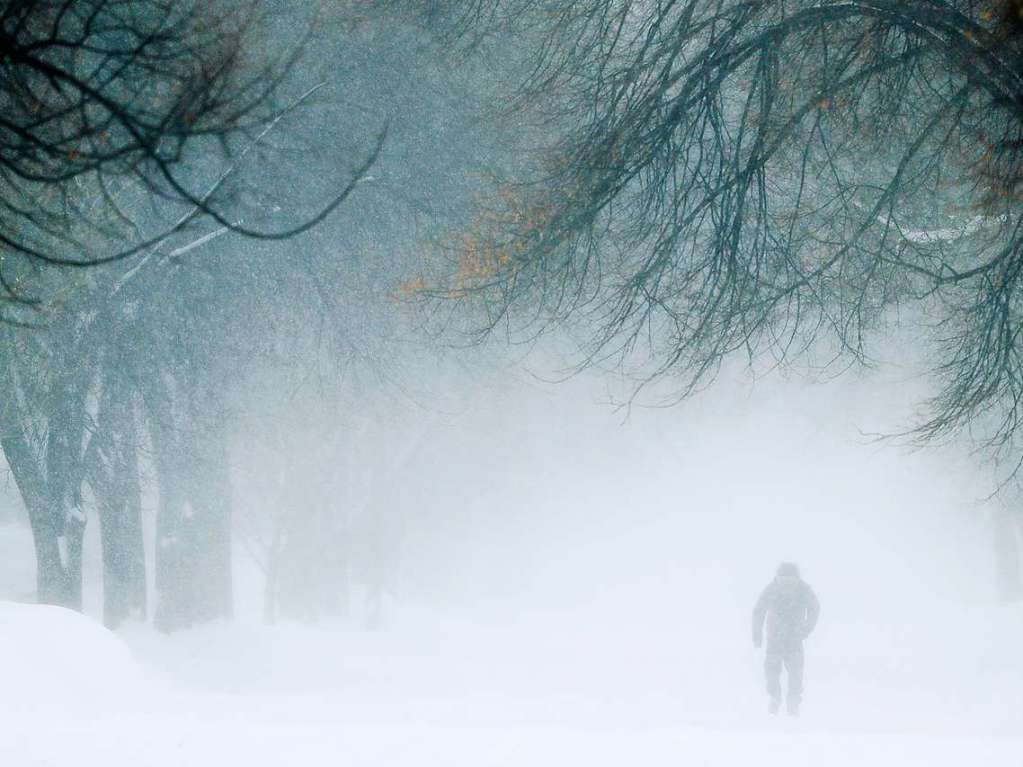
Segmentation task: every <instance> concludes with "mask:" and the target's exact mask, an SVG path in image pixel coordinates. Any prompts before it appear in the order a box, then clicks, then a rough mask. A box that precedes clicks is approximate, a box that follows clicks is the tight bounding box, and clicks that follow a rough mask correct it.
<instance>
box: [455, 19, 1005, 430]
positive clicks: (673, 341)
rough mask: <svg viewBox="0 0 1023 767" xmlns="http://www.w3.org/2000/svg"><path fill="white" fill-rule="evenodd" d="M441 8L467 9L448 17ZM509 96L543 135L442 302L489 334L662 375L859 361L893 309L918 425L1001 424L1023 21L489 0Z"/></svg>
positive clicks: (477, 233) (683, 388)
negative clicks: (930, 395) (547, 130)
mask: <svg viewBox="0 0 1023 767" xmlns="http://www.w3.org/2000/svg"><path fill="white" fill-rule="evenodd" d="M447 11H448V12H449V14H453V15H454V18H457V19H459V20H461V21H459V22H458V23H463V22H464V21H465V19H466V18H467V17H466V16H465V15H464V14H459V13H458V12H457V11H456V9H455V8H454V7H449V8H447ZM473 13H474V14H475V15H476V16H477V17H479V18H485V19H487V20H489V22H488V23H492V24H494V25H495V26H494V28H495V29H500V30H504V31H505V32H507V31H508V30H518V33H519V34H520V35H521V37H522V39H523V40H524V41H528V43H529V44H530V45H532V46H533V47H532V49H531V51H532V55H533V60H532V62H533V68H532V72H531V75H530V77H529V79H528V81H527V82H525V83H524V84H523V85H522V89H521V92H520V93H519V94H518V95H519V98H520V99H521V100H522V101H521V102H520V103H525V102H527V101H529V102H533V103H537V102H539V103H540V104H542V108H543V116H544V120H545V121H546V124H547V125H553V126H555V129H556V131H557V139H556V140H555V141H554V142H553V144H552V146H551V147H550V148H549V151H548V153H547V155H546V158H545V162H544V172H543V173H542V174H537V175H536V176H534V177H533V178H530V179H527V182H526V183H520V184H516V185H509V187H508V189H507V190H506V192H505V193H503V194H502V195H501V196H500V197H499V199H498V201H497V202H496V203H495V204H494V205H492V206H491V209H490V210H489V211H488V212H487V213H486V214H485V215H482V216H481V217H480V220H479V222H478V226H476V227H475V228H474V229H473V230H472V231H470V232H469V233H467V235H466V237H465V242H464V243H463V245H462V247H461V249H460V258H459V262H458V264H457V268H456V269H455V270H454V273H453V275H452V276H451V277H450V278H449V279H448V280H447V282H446V283H445V284H443V285H442V286H441V288H440V290H441V292H442V294H443V295H445V296H452V295H454V296H456V297H458V298H462V299H464V300H466V301H467V302H469V303H471V304H472V305H474V306H476V307H477V308H479V309H480V310H481V311H482V316H483V318H484V330H489V329H491V328H492V327H494V326H495V325H496V324H497V323H499V322H501V321H504V320H505V319H509V318H511V319H512V321H513V322H514V320H515V318H519V319H520V320H521V319H522V318H525V320H526V322H527V327H530V328H535V327H536V326H537V324H539V326H540V327H541V328H544V327H550V326H552V325H561V324H564V323H566V322H571V323H580V324H581V325H582V326H583V328H584V329H585V332H586V334H587V337H588V338H589V340H590V342H589V343H588V344H587V346H586V352H587V355H588V356H587V357H586V362H587V363H594V362H607V361H611V362H613V363H615V364H624V365H629V364H631V363H632V362H634V361H635V360H636V359H637V356H638V357H641V358H642V360H643V362H642V364H641V371H642V376H643V378H644V379H650V378H663V377H665V376H671V377H677V380H678V382H679V383H678V391H679V393H680V394H681V395H685V394H687V393H688V392H690V391H692V390H693V389H694V388H696V387H698V386H700V385H701V384H703V383H705V382H706V381H707V380H709V379H710V378H711V377H713V375H714V373H715V371H716V370H717V369H718V366H719V365H720V363H721V361H722V360H723V359H725V358H727V357H728V356H730V355H732V354H734V353H740V354H743V355H748V357H749V358H750V359H756V358H760V357H764V356H767V357H769V358H774V359H776V360H781V361H784V360H787V359H790V358H793V357H794V356H796V355H798V354H799V353H801V352H805V351H807V350H809V349H811V348H819V347H820V346H821V344H822V343H823V344H824V345H825V346H826V347H827V348H830V349H832V350H834V352H835V354H836V356H837V358H839V359H840V358H846V359H850V358H851V359H863V358H864V357H865V356H866V354H867V339H868V336H869V334H870V332H871V331H875V330H877V329H879V328H880V327H882V326H884V322H885V320H886V319H887V318H889V317H891V316H892V311H893V310H894V309H895V308H897V307H900V306H908V305H909V304H910V303H912V304H913V305H914V306H915V309H914V310H913V311H914V312H916V314H917V316H920V317H922V318H924V320H925V322H926V323H927V324H928V326H929V327H930V328H931V329H932V331H933V337H934V339H935V341H936V344H937V347H938V349H939V353H940V357H939V363H938V366H937V367H938V369H937V373H938V376H939V378H940V379H941V381H942V383H943V386H944V388H943V391H942V393H941V394H940V396H939V397H938V399H937V400H935V402H933V403H932V405H933V406H934V409H933V420H931V421H929V422H928V423H926V424H925V425H924V426H923V427H922V430H921V434H923V435H925V436H936V435H938V434H941V433H945V432H947V431H950V430H953V429H955V428H957V427H959V426H962V425H964V424H966V423H969V422H970V421H971V419H974V418H975V417H977V416H980V415H983V414H989V413H990V412H991V411H992V409H993V408H994V409H996V410H998V412H999V413H1000V415H999V416H998V418H999V419H1000V420H999V422H998V423H996V424H995V425H994V426H993V430H992V432H991V433H992V435H993V436H992V439H993V440H994V441H995V442H1004V441H1005V440H1007V439H1009V438H1011V435H1012V433H1013V432H1014V431H1015V430H1016V428H1017V426H1018V423H1019V415H1020V414H1019V409H1018V403H1019V401H1020V396H1021V395H1023V367H1021V366H1020V354H1019V338H1018V335H1019V329H1020V327H1021V323H1020V311H1019V281H1020V272H1021V267H1023V216H1021V213H1023V210H1021V205H1020V202H1021V196H1020V195H1021V192H1023V187H1021V181H1023V166H1021V160H1023V154H1021V150H1023V36H1021V29H1023V21H1021V18H1023V17H1021V16H1020V4H1018V3H1015V2H972V1H969V0H951V1H945V0H922V1H917V2H895V1H894V0H866V1H863V2H860V1H858V0H856V1H851V2H849V1H844V0H824V2H820V1H814V2H809V1H806V2H804V1H801V0H768V1H760V0H757V1H755V2H754V1H739V0H679V1H672V0H667V1H665V2H646V1H644V2H626V1H621V0H598V1H597V2H592V3H573V2H564V1H561V0H550V1H544V0H539V1H533V0H524V1H523V2H517V1H516V0H508V1H507V2H501V1H499V0H495V2H490V3H481V4H478V5H477V6H476V7H475V11H474V12H473Z"/></svg>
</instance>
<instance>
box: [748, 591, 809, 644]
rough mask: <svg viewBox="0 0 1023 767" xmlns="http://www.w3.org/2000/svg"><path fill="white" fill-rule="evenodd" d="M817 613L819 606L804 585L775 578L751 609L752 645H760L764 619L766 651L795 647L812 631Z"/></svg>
mask: <svg viewBox="0 0 1023 767" xmlns="http://www.w3.org/2000/svg"><path fill="white" fill-rule="evenodd" d="M820 611H821V606H820V603H819V602H818V601H817V597H816V595H814V593H813V589H811V588H810V587H809V586H808V585H807V584H806V582H804V581H802V580H800V579H799V578H775V579H774V580H773V581H771V582H770V583H769V584H768V586H767V588H766V589H764V593H763V594H761V595H760V599H758V600H757V604H756V606H755V607H754V608H753V643H754V644H756V645H757V646H758V647H759V646H760V643H761V641H762V640H763V637H764V620H765V618H766V620H767V648H768V650H772V649H775V650H785V649H786V648H788V647H795V646H797V645H799V644H800V643H801V642H802V641H803V640H804V639H805V638H806V637H807V636H809V635H810V632H811V631H813V628H814V626H816V625H817V617H818V616H819V615H820Z"/></svg>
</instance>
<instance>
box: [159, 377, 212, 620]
mask: <svg viewBox="0 0 1023 767" xmlns="http://www.w3.org/2000/svg"><path fill="white" fill-rule="evenodd" d="M198 401H199V397H198V396H197V393H195V392H194V391H186V392H181V391H180V387H176V386H174V385H173V382H171V381H167V380H165V381H164V382H163V386H161V387H160V389H159V390H155V389H154V390H151V391H150V392H148V394H147V397H146V407H147V410H148V415H149V419H148V420H149V425H150V432H151V435H152V445H153V455H154V465H155V468H156V476H157V482H158V485H159V491H160V501H159V506H158V509H157V519H156V562H155V575H156V609H155V614H154V623H155V625H156V626H157V628H159V629H160V630H162V631H173V630H175V629H179V628H185V627H188V626H191V625H193V624H195V623H198V622H202V621H207V620H212V619H215V618H225V617H229V616H230V615H231V611H232V597H231V498H230V490H231V488H230V478H229V474H228V471H229V469H228V463H227V445H226V430H225V426H226V424H225V423H224V420H223V418H222V417H221V416H220V414H219V413H217V412H208V411H205V408H200V407H199V406H198ZM204 404H206V403H204Z"/></svg>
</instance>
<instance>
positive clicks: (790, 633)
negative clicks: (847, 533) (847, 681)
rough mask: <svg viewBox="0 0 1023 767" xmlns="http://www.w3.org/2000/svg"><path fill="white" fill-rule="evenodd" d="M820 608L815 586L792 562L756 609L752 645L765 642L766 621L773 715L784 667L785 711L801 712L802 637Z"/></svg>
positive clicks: (766, 665)
mask: <svg viewBox="0 0 1023 767" xmlns="http://www.w3.org/2000/svg"><path fill="white" fill-rule="evenodd" d="M820 610H821V608H820V603H819V602H818V601H817V597H816V595H815V594H814V593H813V589H811V588H810V586H809V585H808V584H807V583H806V581H804V580H803V579H802V578H800V577H799V568H798V567H796V566H795V565H794V564H792V563H791V562H782V563H781V564H780V565H779V566H778V571H777V574H776V575H775V577H774V580H772V581H771V582H770V583H769V584H768V585H767V588H765V589H764V592H763V593H762V594H761V595H760V598H759V599H758V600H757V604H756V606H755V607H754V608H753V646H754V647H756V648H757V649H759V648H760V647H761V646H762V645H763V642H764V623H765V621H766V623H767V652H766V654H765V656H764V673H765V675H766V677H767V694H768V695H769V696H770V703H769V704H768V711H770V713H772V714H777V713H778V709H779V707H780V706H781V670H782V667H783V666H784V667H785V672H786V673H787V674H788V695H787V697H786V699H785V704H786V710H787V711H788V713H789V714H791V715H792V716H796V715H798V714H799V704H800V702H801V701H802V699H803V640H804V639H806V638H807V637H808V636H809V635H810V632H811V631H813V629H814V626H816V625H817V618H818V616H819V615H820Z"/></svg>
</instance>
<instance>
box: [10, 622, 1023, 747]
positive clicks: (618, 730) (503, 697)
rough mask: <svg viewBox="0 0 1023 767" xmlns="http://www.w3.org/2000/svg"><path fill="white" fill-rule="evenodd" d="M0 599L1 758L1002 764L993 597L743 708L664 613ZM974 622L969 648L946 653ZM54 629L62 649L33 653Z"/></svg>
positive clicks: (51, 644) (867, 644)
mask: <svg viewBox="0 0 1023 767" xmlns="http://www.w3.org/2000/svg"><path fill="white" fill-rule="evenodd" d="M2 607H3V610H2V612H0V615H2V616H3V617H4V627H5V632H6V641H7V642H9V643H10V645H11V646H8V647H4V648H3V651H4V652H3V659H4V660H3V661H2V662H3V663H4V665H7V664H8V663H11V661H12V660H13V657H12V656H15V655H17V654H19V653H20V656H21V657H20V660H21V664H20V666H19V668H20V670H21V671H20V673H15V674H13V675H12V674H11V673H5V675H4V676H5V678H6V679H8V680H13V684H10V685H5V686H6V687H7V691H8V696H7V697H6V699H5V705H4V709H5V711H4V714H3V718H4V721H5V725H6V726H5V729H6V731H7V735H6V737H4V738H3V739H2V742H0V763H2V764H5V765H55V766H56V765H67V764H77V765H85V766H86V767H92V765H103V766H104V767H111V766H113V765H126V766H127V765H132V766H133V767H135V766H138V765H159V766H161V767H162V766H163V765H168V766H170V765H175V766H176V765H217V766H218V767H219V766H220V765H245V766H246V767H249V766H251V767H259V766H262V765H268V766H269V765H274V767H280V766H281V765H299V764H301V765H313V764H334V763H347V764H354V765H388V766H390V765H408V764H438V765H441V764H443V765H473V766H474V767H477V766H479V765H540V766H543V765H559V766H561V765H567V764H585V765H605V764H607V765H621V764H642V765H661V764H664V765H667V764H672V765H677V764H686V765H722V766H724V767H730V766H731V765H748V764H752V763H759V764H767V765H785V767H799V766H800V765H834V766H836V767H842V766H843V765H864V764H870V765H875V766H877V767H885V766H887V765H891V766H892V767H896V766H898V767H903V766H904V765H916V764H920V765H925V764H926V765H929V766H931V767H941V766H943V765H963V764H970V765H1006V767H1008V766H1009V765H1018V764H1019V763H1020V756H1019V755H1020V753H1023V727H1021V725H1020V719H1019V715H1020V712H1021V711H1023V693H1021V692H1020V690H1019V688H1020V685H1019V680H1020V678H1021V676H1020V671H1021V665H1020V663H1019V661H1016V662H1015V663H1010V659H1011V658H1012V653H1011V652H1010V650H1011V647H1010V645H1011V644H1012V640H1011V636H1013V635H1015V636H1019V635H1020V634H1019V633H1018V632H1019V628H1020V626H1019V620H1018V618H1019V616H1018V614H1017V613H1016V612H1006V611H1004V610H994V609H990V608H983V609H977V610H973V611H972V612H971V611H964V612H963V613H962V614H960V615H958V616H956V618H957V621H958V625H959V626H960V628H961V629H962V630H960V631H958V632H952V631H949V632H946V633H945V634H944V635H943V636H942V637H940V641H938V642H934V643H931V645H930V646H927V645H924V646H922V647H920V646H918V647H917V651H916V652H909V651H908V650H907V651H906V652H900V651H899V650H898V649H897V648H895V649H889V651H888V652H887V659H886V660H882V659H881V658H880V657H879V656H877V655H876V654H873V653H872V652H871V649H872V648H881V647H886V648H891V646H890V645H888V644H887V641H888V640H889V639H890V637H877V636H876V635H875V636H874V637H871V636H870V635H869V634H866V633H865V634H863V635H862V636H860V637H859V642H858V646H859V648H860V649H859V650H858V651H857V652H852V651H850V648H852V647H853V646H854V645H846V644H844V642H843V643H841V644H840V643H839V642H837V641H836V640H835V638H834V637H833V636H832V637H829V636H828V635H824V636H823V637H822V641H821V642H820V643H819V645H820V646H818V647H817V648H815V649H816V655H813V656H811V658H812V662H813V663H814V665H813V666H811V675H810V680H809V690H808V698H807V704H806V710H805V712H804V716H803V717H802V718H801V719H799V720H791V719H787V718H784V717H782V718H777V719H775V718H771V717H768V716H767V715H766V714H765V713H763V709H762V706H763V699H762V696H761V693H760V689H759V678H758V663H757V660H756V658H755V656H754V654H753V653H752V651H751V650H750V649H749V648H747V647H746V645H745V644H742V643H739V642H735V643H734V644H733V643H724V644H722V643H720V642H716V641H710V640H711V639H712V638H708V637H702V638H701V637H699V636H692V635H691V634H690V633H689V632H687V631H685V630H684V629H683V628H682V627H680V626H672V625H670V624H662V625H660V626H641V625H637V624H635V623H629V622H622V623H621V624H619V625H614V623H613V622H609V623H608V624H607V625H606V626H603V627H601V626H599V625H598V624H596V623H590V624H585V625H582V624H577V625H576V629H578V630H573V627H572V625H571V624H570V623H569V622H563V623H557V622H555V619H553V618H551V617H550V616H543V615H536V616H530V618H529V619H528V620H525V619H523V617H522V616H519V618H518V619H516V620H508V621H504V622H501V621H493V622H491V623H490V624H489V625H487V624H485V623H483V624H481V623H480V622H479V621H475V622H474V623H473V624H468V623H459V622H458V621H457V620H456V619H455V618H453V617H450V616H449V617H447V618H445V617H438V616H430V615H427V614H426V613H423V614H420V615H407V616H405V617H404V618H403V619H402V620H401V621H399V622H398V623H397V624H395V625H392V626H389V627H387V628H385V629H384V630H382V631H380V632H366V631H362V630H359V629H356V628H352V627H348V626H345V625H342V624H336V625H326V626H318V627H304V626H295V625H290V626H289V625H283V626H279V627H276V628H272V629H266V628H263V627H260V626H257V625H245V624H234V625H223V626H218V627H207V628H203V629H199V630H195V631H191V632H186V633H184V634H179V635H176V636H175V637H173V638H170V639H169V638H167V637H163V636H160V635H157V634H155V633H153V632H152V631H151V630H149V629H145V628H143V627H136V628H132V629H128V630H126V631H125V632H123V633H122V637H123V640H124V641H125V642H126V643H127V647H128V648H130V649H127V650H126V649H125V647H124V646H123V644H122V640H121V639H119V638H117V637H114V636H112V635H109V634H106V632H103V631H102V629H99V628H98V627H96V626H95V624H92V623H90V622H89V620H88V619H86V618H82V617H81V616H77V615H73V614H70V613H64V612H63V611H57V610H55V609H53V608H37V607H28V606H21V605H9V604H7V605H2ZM544 626H545V627H546V630H545V631H543V630H539V629H540V627H544ZM978 629H979V630H983V631H984V632H985V634H986V636H987V639H986V640H985V641H986V642H987V644H986V646H985V647H984V648H982V649H983V651H984V652H983V653H981V654H977V653H973V654H971V655H969V656H964V655H962V654H957V650H959V649H961V648H959V647H957V645H956V643H957V641H965V637H967V636H968V635H972V632H973V631H974V630H978ZM34 636H35V637H36V638H37V639H39V640H40V641H33V637H34ZM998 636H1005V637H1006V641H1005V642H1001V641H1000V640H998V639H997V637H998ZM19 637H20V639H19ZM905 639H907V640H910V639H912V637H909V636H906V637H905ZM875 640H878V641H880V640H884V643H881V644H879V643H876V642H875ZM840 647H841V648H842V649H844V650H845V652H844V653H839V652H837V651H836V650H837V649H838V648H840ZM64 649H66V650H67V651H68V652H69V653H72V654H76V655H77V657H78V658H79V659H80V664H77V665H76V664H74V663H64V664H50V665H49V668H47V663H46V660H45V659H46V656H47V655H48V654H52V653H53V652H55V651H56V652H62V651H63V650H64ZM975 649H977V648H976V646H975ZM956 658H957V659H958V660H957V661H956V662H954V663H953V662H949V659H956ZM66 659H67V660H69V661H70V658H66ZM11 670H13V667H11V668H9V669H8V671H11ZM30 687H35V692H33V690H32V689H30ZM12 693H13V694H12ZM16 693H20V695H18V696H16V695H15V694H16ZM16 697H20V699H21V701H22V703H21V704H20V705H18V704H17V701H16Z"/></svg>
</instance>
